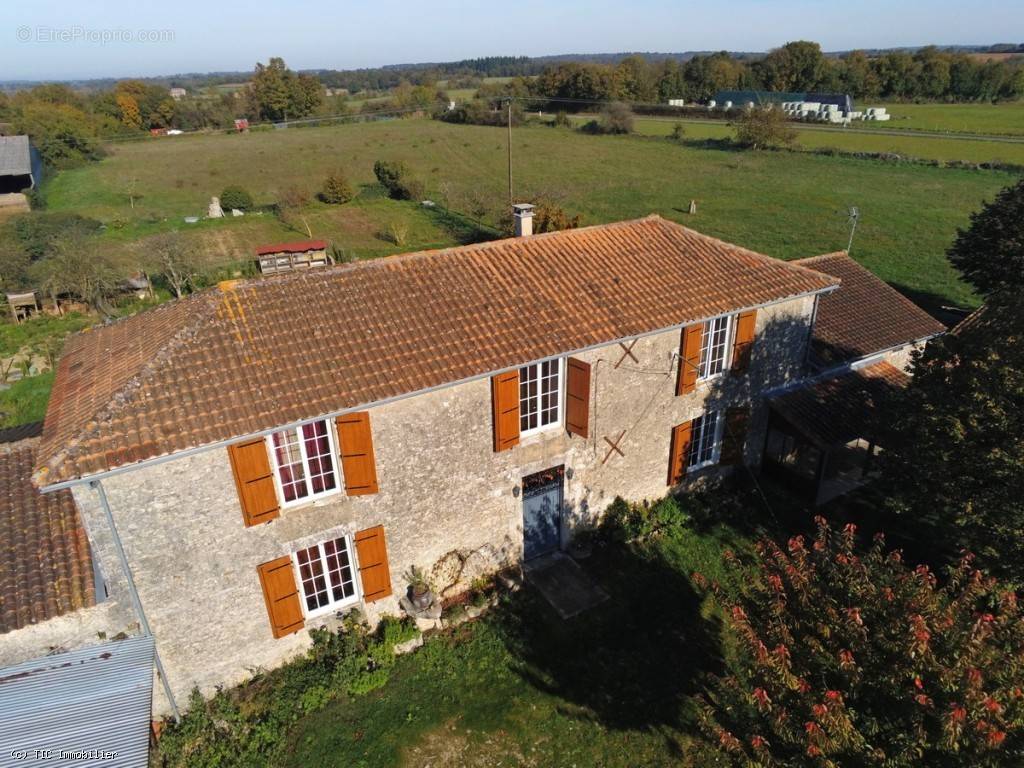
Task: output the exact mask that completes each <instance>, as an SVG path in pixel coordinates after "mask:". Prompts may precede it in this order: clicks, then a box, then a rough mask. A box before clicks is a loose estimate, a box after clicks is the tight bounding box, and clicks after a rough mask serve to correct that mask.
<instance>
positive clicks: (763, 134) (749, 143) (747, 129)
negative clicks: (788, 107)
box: [736, 108, 796, 149]
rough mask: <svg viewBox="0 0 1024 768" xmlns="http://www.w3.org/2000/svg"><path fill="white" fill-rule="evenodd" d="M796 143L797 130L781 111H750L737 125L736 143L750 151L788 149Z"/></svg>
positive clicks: (760, 109) (769, 109)
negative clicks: (773, 148)
mask: <svg viewBox="0 0 1024 768" xmlns="http://www.w3.org/2000/svg"><path fill="white" fill-rule="evenodd" d="M794 141H796V129H795V128H794V127H793V124H792V123H790V122H789V120H788V119H787V118H786V115H785V114H784V113H783V111H782V110H781V109H771V108H764V109H762V108H757V109H750V110H747V112H746V113H745V114H744V115H743V117H741V118H740V119H739V122H738V123H737V124H736V142H737V143H738V144H740V145H741V146H744V147H749V148H750V149H765V148H768V147H786V146H789V145H790V144H792V143H793V142H794Z"/></svg>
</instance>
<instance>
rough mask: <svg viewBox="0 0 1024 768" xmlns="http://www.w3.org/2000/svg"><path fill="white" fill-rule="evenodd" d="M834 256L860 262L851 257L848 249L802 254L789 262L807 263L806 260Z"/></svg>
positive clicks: (831, 257) (810, 260) (832, 257)
mask: <svg viewBox="0 0 1024 768" xmlns="http://www.w3.org/2000/svg"><path fill="white" fill-rule="evenodd" d="M836 256H842V257H844V258H847V259H850V261H856V262H857V263H858V264H860V262H859V261H857V260H856V259H855V258H853V256H851V255H850V253H849V251H846V250H842V251H832V252H831V253H822V254H819V255H817V256H804V257H803V258H802V259H793V260H792V261H791V262H790V263H791V264H807V263H808V262H812V261H820V260H822V259H834V258H835V257H836Z"/></svg>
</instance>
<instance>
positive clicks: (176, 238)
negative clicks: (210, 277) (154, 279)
mask: <svg viewBox="0 0 1024 768" xmlns="http://www.w3.org/2000/svg"><path fill="white" fill-rule="evenodd" d="M142 246H143V248H144V249H145V251H144V252H145V261H146V266H147V268H148V271H149V272H151V273H153V274H156V275H159V276H160V277H162V278H163V279H164V280H165V281H166V282H167V285H168V286H169V287H170V289H171V290H172V291H174V295H175V296H176V297H177V298H179V299H180V298H181V297H182V296H183V295H184V294H185V292H186V291H191V290H194V289H195V286H196V280H197V279H198V278H199V275H200V274H201V272H202V270H201V267H200V264H201V262H200V259H199V252H198V250H197V249H196V247H195V246H194V245H193V244H192V243H191V242H189V241H188V240H186V239H185V238H184V237H182V235H181V234H180V233H178V232H166V233H164V234H161V235H156V236H155V237H151V238H148V239H146V240H144V241H142Z"/></svg>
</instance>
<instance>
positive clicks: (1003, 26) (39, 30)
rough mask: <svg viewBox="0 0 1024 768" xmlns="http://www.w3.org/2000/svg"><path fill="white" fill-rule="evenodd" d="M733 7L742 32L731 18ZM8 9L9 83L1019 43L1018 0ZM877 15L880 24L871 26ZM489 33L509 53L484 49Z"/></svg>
mask: <svg viewBox="0 0 1024 768" xmlns="http://www.w3.org/2000/svg"><path fill="white" fill-rule="evenodd" d="M739 14H742V18H743V19H744V23H743V25H742V28H737V27H736V24H735V19H736V18H737V16H738V15H739ZM10 17H11V18H10V21H9V22H8V24H6V25H4V26H5V27H6V32H5V31H4V30H3V29H2V28H0V35H2V34H6V35H7V36H8V40H9V43H8V44H5V45H2V46H0V72H4V82H9V83H15V82H25V81H27V82H38V81H55V80H63V81H67V80H74V81H79V80H101V79H123V78H128V77H174V76H177V75H186V74H209V73H214V72H225V73H228V72H230V73H233V72H246V71H251V70H252V69H253V67H254V66H255V64H256V62H258V61H266V60H268V59H269V58H270V57H272V56H280V57H282V58H284V59H285V61H286V62H287V63H288V65H289V66H290V67H291V68H293V69H295V70H352V69H368V68H378V67H383V66H393V65H400V64H413V63H446V62H453V61H461V60H463V59H472V58H481V57H486V56H493V55H507V56H528V57H542V56H558V55H567V54H569V52H570V51H573V50H577V51H578V50H584V51H591V52H593V53H594V54H596V53H623V52H645V53H662V52H666V53H682V52H688V51H718V50H728V51H734V52H751V53H753V52H765V51H768V50H771V49H772V48H777V47H779V46H781V45H783V44H784V43H786V42H788V41H791V40H813V41H815V42H818V43H820V44H821V47H822V49H823V50H825V51H828V52H839V51H849V50H857V49H887V48H918V47H923V46H927V45H938V46H939V47H950V46H987V45H993V44H998V43H1003V42H1010V43H1019V42H1020V41H1019V40H1013V39H1012V38H1014V37H1018V38H1021V39H1024V6H1021V5H1020V4H1019V3H1010V2H1005V1H1004V0H988V1H987V2H986V1H979V0H976V1H975V2H968V3H955V2H953V1H952V0H938V2H930V3H929V2H925V1H924V0H910V1H909V2H906V3H903V4H901V6H900V7H899V8H896V9H893V8H891V7H889V6H888V5H887V4H885V3H882V2H880V0H868V2H865V3H862V4H861V5H860V6H859V7H858V8H856V9H855V10H852V11H851V10H850V9H849V7H844V6H841V5H839V4H838V3H825V4H823V3H820V2H812V0H785V1H784V2H777V3H766V2H764V1H763V0H734V2H732V3H730V4H729V5H728V6H727V7H722V6H718V7H715V8H705V7H687V6H686V5H676V4H671V3H668V2H666V1H665V0H639V2H637V3H634V4H633V5H632V6H629V7H628V8H627V7H625V6H622V5H621V4H615V3H611V2H608V1H607V0H598V1H597V2H591V3H585V2H583V1H582V0H569V2H563V3H560V4H558V5H557V6H554V7H552V6H551V5H550V4H541V3H539V2H538V1H537V0H524V2H523V3H521V4H520V5H519V6H517V7H515V8H513V9H508V10H506V9H493V8H469V9H467V8H465V7H463V4H462V3H460V2H457V1H456V0H440V2H438V3H436V4H434V5H433V6H432V7H431V8H429V9H426V8H423V7H419V6H412V5H411V4H409V3H403V2H400V0H383V2H381V3H378V4H376V5H375V6H374V7H372V8H352V9H343V10H341V9H338V7H337V6H328V5H327V4H326V3H323V2H321V0H297V2H295V3H294V4H293V5H292V6H290V7H288V8H283V7H280V6H277V5H275V4H270V3H262V2H259V3H254V4H252V5H251V6H250V7H249V8H248V9H247V10H246V11H244V12H238V11H233V10H232V9H231V8H227V7H223V6H211V5H209V4H206V3H200V2H198V0H183V1H182V2H181V3H179V4H178V5H177V6H174V7H144V8H140V7H137V6H134V5H132V4H129V3H127V2H124V0H115V2H111V3H108V4H106V5H105V6H103V7H102V8H94V9H90V10H89V11H88V12H85V13H83V12H82V11H81V10H80V7H79V6H78V5H77V4H76V5H72V4H71V3H69V2H66V0H40V2H38V3H36V4H35V5H33V6H31V7H18V8H15V9H13V13H11V14H10ZM882 18H884V19H885V20H886V24H885V25H884V26H883V27H881V28H879V25H878V20H879V19H882ZM311 19H319V21H317V22H316V23H315V24H311V23H310V20H311ZM379 19H386V20H387V21H386V27H387V29H386V30H384V32H378V31H377V21H378V20H379ZM566 30H570V34H566ZM1007 30H1016V31H1015V32H1013V33H1009V34H1008V33H1007ZM496 37H500V39H501V40H502V42H501V47H502V48H504V49H512V50H511V51H506V52H503V53H500V54H495V52H494V48H493V40H494V39H495V38H496ZM12 38H13V39H12ZM1006 38H1010V39H1009V40H1007V39H1006ZM936 40H944V41H947V42H942V43H936V42H935V41H936ZM950 40H953V41H954V42H948V41H950ZM979 40H980V41H983V42H975V41H979ZM510 41H519V43H518V45H516V44H515V43H510ZM570 55H593V54H570Z"/></svg>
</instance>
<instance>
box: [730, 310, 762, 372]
mask: <svg viewBox="0 0 1024 768" xmlns="http://www.w3.org/2000/svg"><path fill="white" fill-rule="evenodd" d="M755 325H757V310H756V309H752V310H750V311H749V312H740V313H739V315H737V316H736V337H735V339H734V340H733V343H732V369H733V370H734V371H745V370H746V369H747V366H748V365H750V352H751V350H752V349H753V348H754V326H755Z"/></svg>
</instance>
